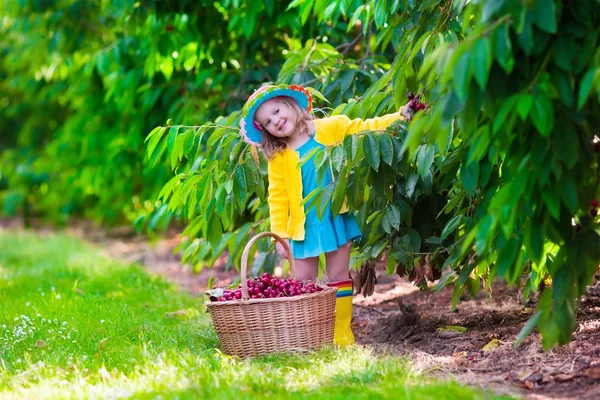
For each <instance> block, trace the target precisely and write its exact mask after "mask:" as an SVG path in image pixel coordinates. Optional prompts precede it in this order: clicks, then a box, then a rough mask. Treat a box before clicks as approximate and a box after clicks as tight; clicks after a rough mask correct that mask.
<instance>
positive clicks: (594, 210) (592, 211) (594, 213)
mask: <svg viewBox="0 0 600 400" xmlns="http://www.w3.org/2000/svg"><path fill="white" fill-rule="evenodd" d="M590 215H591V216H592V218H595V217H596V215H598V209H597V208H592V209H591V210H590Z"/></svg>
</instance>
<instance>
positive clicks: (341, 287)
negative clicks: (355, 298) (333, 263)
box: [327, 280, 352, 298]
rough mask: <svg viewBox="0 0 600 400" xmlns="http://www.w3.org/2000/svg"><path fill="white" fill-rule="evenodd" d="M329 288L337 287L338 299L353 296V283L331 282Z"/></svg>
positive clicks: (349, 281)
mask: <svg viewBox="0 0 600 400" xmlns="http://www.w3.org/2000/svg"><path fill="white" fill-rule="evenodd" d="M327 286H332V287H337V288H338V290H337V293H336V297H337V298H340V297H348V296H352V281H351V280H347V281H339V282H329V283H328V284H327Z"/></svg>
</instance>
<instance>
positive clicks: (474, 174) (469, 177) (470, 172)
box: [460, 163, 479, 194]
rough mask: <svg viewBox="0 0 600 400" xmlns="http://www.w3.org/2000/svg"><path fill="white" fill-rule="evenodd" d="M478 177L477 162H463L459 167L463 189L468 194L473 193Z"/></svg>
mask: <svg viewBox="0 0 600 400" xmlns="http://www.w3.org/2000/svg"><path fill="white" fill-rule="evenodd" d="M478 179H479V164H478V163H473V164H470V165H469V166H466V165H465V164H463V165H462V166H461V167H460V181H461V182H462V184H463V185H464V187H465V190H466V191H467V193H469V194H473V191H474V190H475V188H476V187H477V180H478Z"/></svg>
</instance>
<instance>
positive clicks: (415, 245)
mask: <svg viewBox="0 0 600 400" xmlns="http://www.w3.org/2000/svg"><path fill="white" fill-rule="evenodd" d="M408 239H409V240H410V247H411V248H412V250H413V252H415V253H418V252H420V251H421V235H419V232H417V231H416V230H415V229H413V228H408Z"/></svg>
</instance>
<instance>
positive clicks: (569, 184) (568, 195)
mask: <svg viewBox="0 0 600 400" xmlns="http://www.w3.org/2000/svg"><path fill="white" fill-rule="evenodd" d="M560 195H561V197H562V199H563V202H564V203H565V205H566V206H567V208H568V209H569V211H570V212H571V213H573V214H574V213H575V211H577V185H576V184H575V180H574V179H573V177H572V176H571V175H568V174H563V175H562V178H561V180H560Z"/></svg>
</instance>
